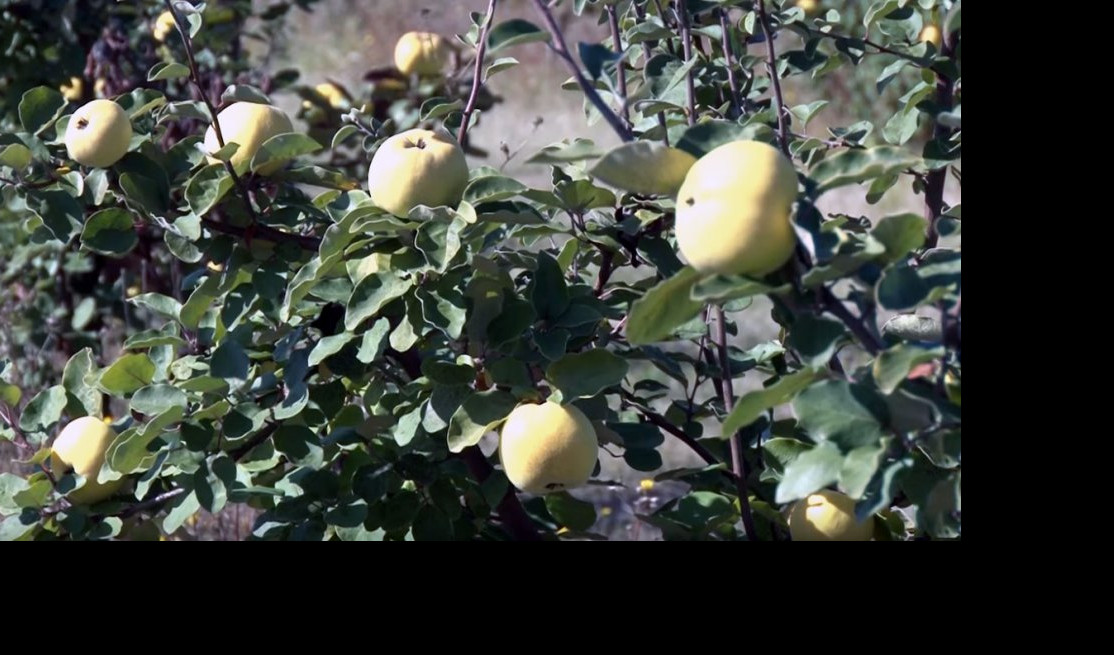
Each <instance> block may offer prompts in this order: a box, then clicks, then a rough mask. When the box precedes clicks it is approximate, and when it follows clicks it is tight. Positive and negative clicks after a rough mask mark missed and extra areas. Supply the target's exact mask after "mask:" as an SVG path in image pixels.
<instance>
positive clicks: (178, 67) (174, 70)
mask: <svg viewBox="0 0 1114 655" xmlns="http://www.w3.org/2000/svg"><path fill="white" fill-rule="evenodd" d="M189 76H190V69H189V67H188V66H186V65H185V64H179V63H178V62H176V61H160V62H159V63H157V64H155V65H154V66H152V67H151V70H149V71H147V81H148V82H155V81H157V80H174V79H178V78H181V77H189Z"/></svg>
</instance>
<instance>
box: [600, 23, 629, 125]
mask: <svg viewBox="0 0 1114 655" xmlns="http://www.w3.org/2000/svg"><path fill="white" fill-rule="evenodd" d="M606 10H607V22H608V23H609V24H610V26H611V45H612V46H614V48H615V53H616V54H618V55H619V61H618V62H617V64H616V67H615V68H616V76H617V77H618V84H619V103H620V104H619V113H620V114H621V115H622V117H623V124H624V125H626V126H627V127H628V128H629V127H630V113H629V112H628V111H627V70H626V69H625V68H623V36H622V32H620V31H619V16H618V14H616V13H615V5H607V7H606Z"/></svg>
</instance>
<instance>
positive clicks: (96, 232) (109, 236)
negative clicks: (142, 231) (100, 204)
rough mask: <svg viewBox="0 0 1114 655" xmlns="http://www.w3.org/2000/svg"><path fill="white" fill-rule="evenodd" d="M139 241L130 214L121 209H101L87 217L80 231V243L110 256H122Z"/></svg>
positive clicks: (98, 252)
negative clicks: (87, 219)
mask: <svg viewBox="0 0 1114 655" xmlns="http://www.w3.org/2000/svg"><path fill="white" fill-rule="evenodd" d="M138 243H139V237H138V236H137V235H136V231H135V225H134V224H133V222H132V217H131V214H129V213H128V212H126V211H124V210H123V209H116V208H111V209H102V210H101V211H99V212H97V213H95V214H93V215H92V216H90V217H89V221H88V222H86V223H85V229H84V230H82V231H81V245H83V246H85V247H86V248H88V249H89V250H92V251H93V252H95V253H97V254H100V255H108V256H110V257H123V256H124V255H126V254H128V253H129V252H131V250H132V248H135V246H136V244H138Z"/></svg>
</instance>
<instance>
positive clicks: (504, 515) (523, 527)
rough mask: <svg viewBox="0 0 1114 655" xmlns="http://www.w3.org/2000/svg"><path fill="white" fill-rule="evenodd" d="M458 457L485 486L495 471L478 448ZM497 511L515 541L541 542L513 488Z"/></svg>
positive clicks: (469, 449) (473, 447)
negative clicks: (485, 482)
mask: <svg viewBox="0 0 1114 655" xmlns="http://www.w3.org/2000/svg"><path fill="white" fill-rule="evenodd" d="M458 456H459V457H460V458H461V459H463V460H464V463H465V464H466V465H467V466H468V470H469V471H471V473H472V477H473V478H475V479H476V482H479V483H480V484H483V483H484V481H485V480H487V478H488V476H490V475H491V474H492V472H493V471H494V469H493V468H492V467H491V464H489V463H488V461H487V458H486V457H484V454H483V452H482V451H481V450H480V449H479V447H478V446H469V447H467V448H465V449H464V450H463V451H462V452H461V453H460V454H459V455H458ZM496 511H498V512H499V517H500V518H501V519H503V523H504V524H506V527H507V531H508V532H510V533H511V536H513V537H514V538H515V539H518V540H519V541H541V537H540V536H539V535H538V531H537V530H536V529H535V528H534V521H533V520H532V519H531V518H530V515H529V514H527V513H526V509H525V508H524V507H522V503H521V502H519V500H518V494H516V493H515V490H514V487H513V486H511V487H509V488H508V489H507V493H506V494H504V495H503V500H501V501H499V506H498V507H497V508H496Z"/></svg>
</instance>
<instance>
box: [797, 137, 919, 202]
mask: <svg viewBox="0 0 1114 655" xmlns="http://www.w3.org/2000/svg"><path fill="white" fill-rule="evenodd" d="M920 161H921V160H920V158H919V157H917V156H915V155H913V154H910V153H909V152H907V151H905V150H903V149H901V148H898V147H896V146H880V147H877V148H854V149H850V150H843V151H841V152H838V153H836V154H834V155H832V156H830V157H828V158H826V159H822V160H821V161H820V162H819V163H818V164H816V165H815V166H813V167H812V170H811V171H810V172H809V176H810V177H812V179H813V180H815V181H816V183H817V188H816V194H817V195H819V194H821V193H824V192H825V191H830V190H831V189H835V188H838V187H841V186H845V185H848V184H856V183H859V182H865V181H867V180H872V179H874V178H877V177H883V176H886V175H891V174H893V173H898V172H901V171H903V170H905V169H907V168H910V167H912V166H915V165H917V164H919V163H920Z"/></svg>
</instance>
